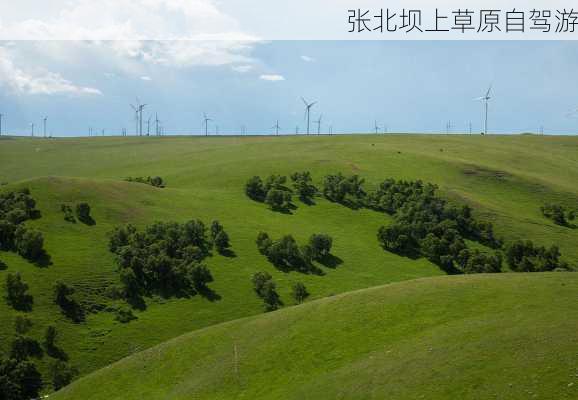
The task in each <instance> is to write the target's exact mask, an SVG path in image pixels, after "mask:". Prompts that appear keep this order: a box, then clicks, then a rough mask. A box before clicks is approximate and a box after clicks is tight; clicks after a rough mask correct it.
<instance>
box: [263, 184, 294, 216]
mask: <svg viewBox="0 0 578 400" xmlns="http://www.w3.org/2000/svg"><path fill="white" fill-rule="evenodd" d="M265 204H267V205H268V206H269V207H271V209H272V210H273V211H288V210H289V209H290V208H291V193H289V192H287V191H285V190H278V189H271V190H269V191H268V192H267V196H266V197H265Z"/></svg>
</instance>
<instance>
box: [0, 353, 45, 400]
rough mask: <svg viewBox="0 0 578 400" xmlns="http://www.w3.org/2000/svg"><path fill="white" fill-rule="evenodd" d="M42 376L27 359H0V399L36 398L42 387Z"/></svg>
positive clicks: (20, 399)
mask: <svg viewBox="0 0 578 400" xmlns="http://www.w3.org/2000/svg"><path fill="white" fill-rule="evenodd" d="M42 385H43V383H42V376H41V375H40V372H38V370H37V369H36V365H34V363H32V362H30V361H27V360H17V359H12V358H11V359H0V399H2V400H29V399H36V398H38V396H39V393H40V390H41V389H42Z"/></svg>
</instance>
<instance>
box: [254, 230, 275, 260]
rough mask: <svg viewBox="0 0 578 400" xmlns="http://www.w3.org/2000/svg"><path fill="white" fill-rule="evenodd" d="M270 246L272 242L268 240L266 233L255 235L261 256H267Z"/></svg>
mask: <svg viewBox="0 0 578 400" xmlns="http://www.w3.org/2000/svg"><path fill="white" fill-rule="evenodd" d="M272 244H273V241H272V240H271V239H270V238H269V235H268V234H267V233H265V232H259V235H257V248H258V249H259V252H260V253H261V254H264V255H267V252H268V251H269V248H270V247H271V245H272Z"/></svg>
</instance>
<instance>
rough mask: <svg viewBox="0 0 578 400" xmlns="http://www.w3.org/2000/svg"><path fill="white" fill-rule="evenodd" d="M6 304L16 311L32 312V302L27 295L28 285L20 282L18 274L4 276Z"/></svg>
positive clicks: (20, 277)
mask: <svg viewBox="0 0 578 400" xmlns="http://www.w3.org/2000/svg"><path fill="white" fill-rule="evenodd" d="M6 302H7V303H8V305H10V306H12V307H13V308H14V309H15V310H18V311H32V304H33V302H34V300H33V298H32V296H31V295H30V294H28V284H27V283H26V282H24V281H23V280H22V276H21V275H20V272H16V273H15V274H8V275H6Z"/></svg>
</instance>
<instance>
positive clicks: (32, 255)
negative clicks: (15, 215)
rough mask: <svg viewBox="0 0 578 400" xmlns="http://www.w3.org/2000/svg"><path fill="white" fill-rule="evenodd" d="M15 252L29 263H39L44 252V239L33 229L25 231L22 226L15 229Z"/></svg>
mask: <svg viewBox="0 0 578 400" xmlns="http://www.w3.org/2000/svg"><path fill="white" fill-rule="evenodd" d="M14 238H15V245H16V251H17V252H18V254H20V255H21V256H22V257H24V258H26V259H28V260H30V261H39V260H40V259H41V258H42V256H43V255H44V254H45V252H44V248H43V246H44V237H43V236H42V233H40V232H39V231H37V230H34V229H27V228H25V227H24V226H23V225H19V226H18V227H17V228H16V232H15V234H14Z"/></svg>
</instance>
